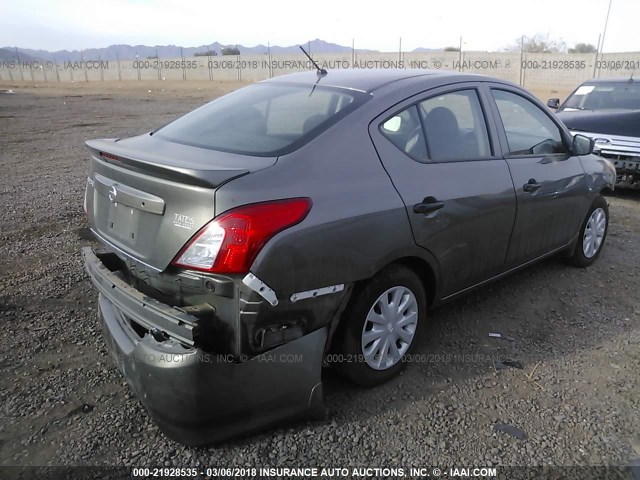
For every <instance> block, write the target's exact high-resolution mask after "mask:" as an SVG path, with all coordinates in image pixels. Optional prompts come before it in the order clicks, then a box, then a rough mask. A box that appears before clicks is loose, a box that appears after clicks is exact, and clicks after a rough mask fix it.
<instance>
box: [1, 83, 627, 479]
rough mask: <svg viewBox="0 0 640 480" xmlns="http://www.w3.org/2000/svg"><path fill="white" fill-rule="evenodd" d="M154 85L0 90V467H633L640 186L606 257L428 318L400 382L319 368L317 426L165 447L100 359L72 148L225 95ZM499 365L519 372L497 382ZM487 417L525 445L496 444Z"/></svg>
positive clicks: (522, 280)
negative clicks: (369, 384) (320, 416)
mask: <svg viewBox="0 0 640 480" xmlns="http://www.w3.org/2000/svg"><path fill="white" fill-rule="evenodd" d="M161 85H162V87H163V89H159V84H158V83H157V82H154V83H150V84H140V83H136V84H133V85H131V84H129V85H127V84H123V85H122V86H120V85H118V84H107V83H105V84H99V85H96V84H93V85H87V84H78V85H70V86H68V87H65V88H61V87H51V86H48V87H45V88H40V87H39V88H23V86H20V85H17V86H15V85H13V86H11V85H8V84H7V85H0V88H12V89H14V90H15V92H16V93H15V94H3V95H0V168H1V169H2V173H1V174H0V175H1V178H2V182H1V183H0V206H1V207H2V209H1V210H0V322H1V324H0V325H1V327H2V328H0V383H1V385H2V389H1V391H0V401H1V403H2V420H1V421H0V465H5V466H6V465H51V464H54V465H57V464H64V465H136V466H140V465H155V466H162V465H167V466H169V465H177V466H188V465H192V464H194V465H195V464H200V465H204V466H216V465H217V466H220V465H231V466H234V465H236V466H246V465H253V466H266V465H273V466H282V465H290V466H303V465H308V464H314V465H334V466H348V465H376V466H405V467H408V466H412V465H413V466H416V465H442V466H445V465H450V466H464V465H467V466H468V465H481V466H490V465H565V466H567V465H628V464H629V462H630V461H632V460H633V459H636V458H638V457H640V388H639V387H640V385H639V382H638V371H639V368H640V298H639V297H638V283H639V281H638V280H639V278H640V192H627V193H616V194H615V195H613V196H611V197H610V198H609V201H610V203H611V226H610V233H609V237H608V239H607V245H606V247H605V249H604V251H603V253H602V256H601V257H600V259H599V260H598V261H597V262H596V264H595V265H593V266H592V267H591V268H589V269H586V270H580V269H576V268H571V267H568V266H567V265H565V264H564V263H563V262H562V261H561V260H560V259H550V260H548V261H545V262H543V263H541V264H539V265H536V266H534V267H532V268H530V269H528V270H526V271H523V272H522V273H519V274H517V275H515V276H512V277H510V278H508V279H505V280H503V281H500V282H498V283H495V284H493V285H491V286H489V287H487V288H484V289H482V290H480V291H478V292H477V293H474V294H472V295H471V296H468V297H467V298H465V299H463V300H461V301H458V302H456V303H454V304H450V305H449V306H446V307H443V308H441V309H439V310H436V311H434V312H432V314H431V317H430V323H431V324H430V326H429V329H430V335H429V336H428V338H426V339H425V340H424V341H423V342H422V343H421V344H420V345H419V346H418V352H417V353H418V354H422V361H420V362H417V363H415V364H412V365H410V366H409V368H408V369H407V370H406V371H405V372H404V374H403V375H401V376H400V377H399V378H397V379H395V380H393V381H391V382H389V383H388V384H385V385H383V386H381V387H378V388H376V389H373V390H362V389H358V388H355V387H353V386H351V385H348V384H346V383H345V382H343V381H342V380H341V379H340V378H339V377H337V376H336V375H335V374H334V373H332V372H331V371H327V372H326V374H325V382H326V385H325V386H326V403H327V405H328V409H329V415H328V419H327V420H326V421H321V422H307V423H305V422H302V423H296V424H292V425H286V426H283V427H281V428H276V429H274V430H271V431H268V432H266V433H262V434H258V435H254V436H251V437H249V438H246V439H241V440H236V441H233V442H230V443H227V444H224V445H222V446H220V447H218V448H208V449H206V448H200V449H192V448H186V447H183V446H181V445H178V444H176V443H174V442H172V441H170V440H168V439H167V438H165V437H164V436H163V435H162V434H161V433H160V432H159V431H158V429H157V428H156V427H155V425H154V424H152V423H151V422H150V421H149V419H148V417H147V415H146V414H145V412H144V410H143V409H142V408H141V407H140V405H139V404H138V403H137V401H136V400H135V399H134V398H132V397H131V396H130V395H129V391H128V388H127V387H126V386H125V384H124V380H123V378H122V377H121V375H120V374H119V373H118V371H117V370H116V368H115V367H114V365H113V364H112V361H111V358H110V357H109V356H108V355H107V352H106V350H105V347H104V345H103V341H102V339H101V336H100V333H99V328H98V323H97V318H96V306H97V305H96V298H97V294H96V291H95V290H94V289H93V288H92V286H91V285H90V283H89V281H88V280H87V278H86V276H85V274H84V273H83V269H82V263H81V260H80V255H79V250H80V248H81V247H82V246H84V245H87V244H91V243H92V240H91V239H90V237H89V235H88V232H87V228H86V224H85V220H84V216H83V212H82V199H83V192H84V185H85V181H86V175H87V170H88V160H87V158H88V155H87V152H86V151H85V149H84V146H83V142H84V141H85V140H86V139H89V138H96V137H121V136H129V135H134V134H138V133H142V132H145V131H148V130H150V129H151V128H152V127H155V126H158V125H161V124H163V123H165V122H167V121H169V120H171V119H173V118H175V117H176V116H177V115H179V114H180V113H183V112H186V111H188V110H190V109H192V108H193V107H195V106H197V105H199V104H201V103H203V102H204V101H206V100H207V99H210V98H213V97H215V96H217V95H219V94H221V93H222V92H224V91H227V90H230V89H232V88H234V87H235V86H234V85H223V84H215V83H201V84H188V83H186V82H185V83H179V84H177V85H170V84H161ZM148 90H151V91H148ZM545 93H546V92H545ZM490 332H500V333H502V334H503V335H505V336H508V337H510V340H505V339H496V338H490V337H489V335H488V334H489V333H490ZM496 358H503V359H504V358H509V359H511V360H516V361H518V362H520V363H521V364H522V367H523V368H522V369H518V368H505V369H502V370H496V368H495V365H494V360H495V359H496ZM496 423H507V424H510V425H513V426H515V427H517V428H519V429H521V430H522V431H523V432H524V433H525V434H526V438H524V439H518V438H515V437H513V436H511V435H509V434H506V433H501V432H494V430H493V428H494V425H495V424H496Z"/></svg>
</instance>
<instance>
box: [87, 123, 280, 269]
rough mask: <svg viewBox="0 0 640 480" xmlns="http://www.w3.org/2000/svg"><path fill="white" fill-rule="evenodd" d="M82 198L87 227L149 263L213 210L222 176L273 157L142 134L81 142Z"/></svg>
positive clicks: (160, 263)
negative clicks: (87, 164)
mask: <svg viewBox="0 0 640 480" xmlns="http://www.w3.org/2000/svg"><path fill="white" fill-rule="evenodd" d="M86 145H87V147H88V149H89V150H90V152H91V154H92V155H91V157H92V158H91V168H90V174H89V178H88V182H87V192H86V200H85V206H86V210H87V217H88V220H89V226H90V227H91V230H92V231H93V232H94V234H96V235H97V236H98V237H99V238H100V239H101V240H102V241H103V242H105V243H107V244H108V245H110V246H111V247H114V249H115V250H116V252H117V253H119V254H120V255H121V256H125V257H127V258H128V259H130V260H133V261H135V262H139V263H141V264H143V265H145V266H146V267H150V268H152V269H153V270H155V271H162V270H164V269H166V267H167V266H168V265H169V263H170V262H171V260H173V258H174V257H175V256H176V255H177V253H178V252H179V251H180V249H181V248H182V247H183V246H184V244H185V243H186V242H187V241H188V240H189V239H190V238H191V237H192V236H193V235H194V234H195V233H196V232H197V231H198V230H199V229H200V228H202V227H203V226H204V225H205V224H206V223H207V222H209V221H210V220H211V219H212V218H213V217H214V216H215V203H214V201H215V197H214V195H215V191H216V189H217V188H218V187H219V186H221V185H222V184H224V183H226V182H228V181H230V180H232V179H234V178H237V177H239V176H242V175H246V174H249V173H251V172H254V171H257V170H262V169H264V168H268V167H270V166H272V165H274V164H275V162H276V160H277V159H276V158H275V157H251V156H246V155H237V154H232V153H225V152H218V151H214V150H208V149H203V148H198V147H193V146H188V145H182V144H178V143H174V142H170V141H167V140H163V139H161V138H158V137H154V136H153V135H150V134H146V135H141V136H138V137H133V138H129V139H125V140H118V139H105V140H89V141H87V142H86Z"/></svg>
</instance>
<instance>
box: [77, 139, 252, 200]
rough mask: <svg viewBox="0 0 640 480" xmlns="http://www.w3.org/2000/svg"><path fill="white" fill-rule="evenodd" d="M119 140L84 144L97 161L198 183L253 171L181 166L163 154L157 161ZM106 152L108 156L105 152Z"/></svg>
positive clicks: (210, 185) (214, 182) (213, 182)
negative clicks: (168, 160) (173, 163)
mask: <svg viewBox="0 0 640 480" xmlns="http://www.w3.org/2000/svg"><path fill="white" fill-rule="evenodd" d="M117 141H118V139H101V140H87V141H86V142H85V145H86V146H87V148H88V149H89V151H90V152H91V154H92V155H93V157H94V158H95V159H96V160H97V161H100V162H104V163H109V164H112V165H116V166H120V167H123V168H126V169H129V170H133V171H136V172H139V173H147V174H152V175H154V176H156V177H160V178H163V179H166V180H171V181H175V182H180V183H186V184H189V185H194V186H197V187H204V188H217V187H219V186H221V185H222V184H224V183H226V182H228V181H231V180H233V179H235V178H238V177H241V176H243V175H246V174H248V173H250V170H249V169H247V168H238V169H234V168H224V167H223V168H218V169H215V170H204V169H202V170H201V169H193V168H184V167H178V166H175V165H169V164H167V163H164V162H162V157H158V161H153V159H152V158H153V157H152V155H151V154H149V153H145V154H144V156H146V157H148V158H147V159H143V158H140V157H141V155H140V154H139V153H138V152H135V151H132V150H131V149H128V148H126V147H123V146H120V145H118V144H117V143H116V142H117ZM103 153H105V154H107V156H103ZM110 156H111V157H113V156H115V157H117V160H116V159H113V158H110Z"/></svg>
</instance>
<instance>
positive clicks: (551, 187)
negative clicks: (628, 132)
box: [485, 85, 586, 268]
mask: <svg viewBox="0 0 640 480" xmlns="http://www.w3.org/2000/svg"><path fill="white" fill-rule="evenodd" d="M485 93H486V94H487V96H488V100H489V103H490V104H491V108H492V109H493V111H494V118H495V119H496V123H497V129H498V134H499V138H500V144H501V147H502V150H503V152H504V158H505V160H506V162H507V164H508V165H509V169H510V171H511V176H512V177H513V183H514V186H515V191H516V196H517V204H518V214H517V217H516V223H515V226H514V229H513V236H512V240H511V245H510V247H509V253H508V255H507V265H506V266H507V267H508V268H509V267H514V266H517V265H519V264H522V263H524V262H527V261H529V260H533V259H535V258H537V257H539V256H541V255H544V254H546V253H549V252H551V251H553V250H555V249H558V248H560V247H563V246H564V245H566V244H567V243H569V242H570V240H571V239H572V238H573V237H574V236H575V234H576V233H577V232H578V228H579V225H580V220H581V219H582V216H583V214H584V191H585V189H586V187H585V174H584V170H583V168H582V164H581V163H580V158H579V157H577V156H573V155H572V154H571V152H570V143H569V142H570V135H568V134H566V132H565V131H564V130H563V129H562V128H561V127H560V125H559V124H558V122H556V120H555V119H554V118H553V115H552V114H551V113H550V112H549V111H548V109H546V108H545V107H543V106H541V105H539V104H538V103H537V102H536V101H535V100H534V99H533V97H530V96H529V95H528V94H526V93H525V92H523V91H522V90H519V89H515V88H511V87H509V86H504V85H487V86H486V90H485Z"/></svg>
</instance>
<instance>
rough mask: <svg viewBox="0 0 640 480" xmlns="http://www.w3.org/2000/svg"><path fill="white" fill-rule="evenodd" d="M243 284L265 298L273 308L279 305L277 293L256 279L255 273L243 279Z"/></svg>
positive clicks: (248, 274)
mask: <svg viewBox="0 0 640 480" xmlns="http://www.w3.org/2000/svg"><path fill="white" fill-rule="evenodd" d="M242 283H244V284H245V285H246V286H247V287H249V288H250V289H251V290H253V291H254V292H256V293H257V294H258V295H260V296H261V297H262V298H264V299H265V300H266V301H267V302H269V303H270V304H271V306H272V307H275V306H276V305H278V298H277V297H276V292H274V291H273V290H272V289H271V288H269V286H268V285H267V284H266V283H264V282H263V281H262V280H260V279H259V278H258V277H256V276H255V275H254V274H253V273H251V272H249V273H247V275H246V276H245V277H244V278H243V279H242Z"/></svg>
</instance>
